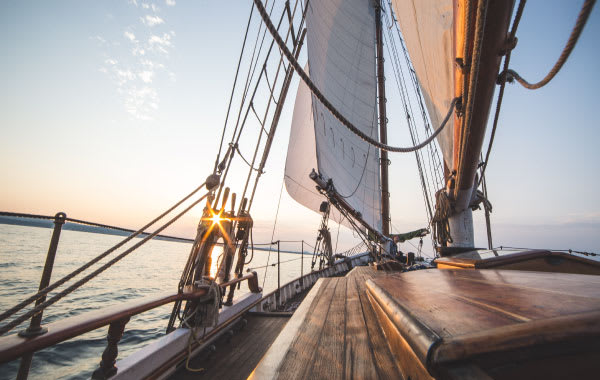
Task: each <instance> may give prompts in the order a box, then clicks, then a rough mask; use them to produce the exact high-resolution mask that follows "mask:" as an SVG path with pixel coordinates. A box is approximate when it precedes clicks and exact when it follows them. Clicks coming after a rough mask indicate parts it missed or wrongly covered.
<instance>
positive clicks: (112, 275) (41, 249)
mask: <svg viewBox="0 0 600 380" xmlns="http://www.w3.org/2000/svg"><path fill="white" fill-rule="evenodd" d="M51 235H52V229H49V228H37V227H24V226H13V225H0V311H4V310H7V309H8V308H10V307H11V306H13V305H14V304H16V303H17V302H19V301H21V300H23V299H24V298H26V297H27V296H29V295H31V294H33V293H35V292H36V291H37V288H38V286H39V281H40V276H41V273H42V270H43V267H44V261H45V258H46V252H47V250H48V244H49V242H50V236H51ZM122 239H123V237H121V236H113V235H102V234H92V233H87V232H77V231H63V232H62V234H61V239H60V243H59V246H58V251H57V255H56V260H55V264H54V271H53V273H52V279H53V280H54V281H56V280H58V279H59V278H61V277H63V276H64V275H66V274H68V273H70V272H71V271H72V270H74V269H76V268H78V267H79V266H81V265H83V264H84V263H86V262H87V261H89V260H90V259H92V258H93V257H95V256H96V255H98V254H99V253H101V252H103V251H105V250H106V249H108V248H110V247H111V246H113V245H114V244H116V243H118V242H119V241H121V240H122ZM136 242H137V241H135V240H134V241H133V243H131V244H130V245H132V244H135V243H136ZM298 248H299V247H298ZM190 249H191V243H182V242H170V241H161V240H151V241H149V242H148V243H147V244H146V245H144V246H142V247H141V248H140V249H138V250H137V251H135V252H133V253H131V254H130V255H129V256H127V257H125V258H124V259H123V260H121V261H120V262H119V263H118V264H116V265H115V266H113V267H112V268H109V269H108V270H107V271H106V272H104V273H102V274H100V275H99V276H98V277H96V278H95V279H93V280H91V281H90V282H89V283H87V284H86V285H84V286H83V287H82V288H80V289H79V290H78V291H76V292H74V293H72V294H70V295H68V296H66V297H65V298H63V299H62V300H61V301H59V302H58V303H57V304H55V305H53V306H51V307H49V308H48V309H47V310H46V311H45V312H44V319H43V324H46V323H51V322H53V321H56V320H59V319H62V318H65V317H70V316H74V315H77V314H81V313H84V312H88V311H91V310H97V309H100V308H103V307H106V306H109V305H114V304H120V303H123V302H127V300H131V299H134V298H139V297H144V296H148V295H153V294H156V293H161V292H165V291H173V290H174V289H176V288H177V284H178V282H179V278H180V276H181V271H182V270H183V267H184V265H185V262H186V260H187V256H188V254H189V251H190ZM298 250H299V249H298ZM221 251H222V249H221V248H220V247H219V248H217V249H215V250H214V252H213V255H214V256H213V261H212V265H211V275H214V274H215V273H216V270H217V265H218V260H217V256H218V255H219V254H220V252H221ZM268 256H269V253H268V252H264V251H256V252H255V255H254V259H253V261H252V263H251V264H250V265H248V266H249V267H261V266H264V265H265V264H266V262H267V258H268ZM113 257H114V254H113V255H109V257H108V258H105V259H104V260H101V261H100V263H99V264H100V265H101V264H103V263H105V262H107V261H108V260H110V259H111V258H113ZM276 257H277V254H276V251H274V254H271V257H270V261H269V263H273V262H276V260H277V258H276ZM288 260H292V261H288ZM281 261H282V266H281V275H282V278H281V283H282V284H285V283H286V282H288V281H291V280H292V279H294V278H296V277H298V276H299V275H300V262H301V261H300V260H299V255H296V254H290V253H281ZM284 261H288V262H287V263H283V262H284ZM92 268H94V269H95V268H97V266H93V267H92ZM256 271H257V272H258V273H259V283H260V284H261V286H262V284H263V277H264V273H265V268H260V269H257V270H256ZM308 271H310V257H309V256H308V255H305V257H304V273H308ZM86 273H89V272H86ZM276 273H277V270H276V267H271V266H269V267H268V275H267V277H266V281H265V283H264V288H265V294H266V292H269V291H272V290H274V289H275V288H276V287H277V275H276ZM79 278H81V277H79V276H78V277H76V279H79ZM248 291H249V290H248V288H247V285H246V284H245V283H244V285H243V286H242V288H241V289H240V290H239V291H236V298H237V297H239V296H241V295H243V294H245V293H247V292H248ZM51 294H52V293H51ZM171 308H172V305H164V306H162V307H159V308H156V309H154V310H150V311H148V312H146V313H143V314H140V315H137V316H135V317H133V318H132V319H131V320H130V321H129V323H128V324H127V327H126V329H125V333H124V335H123V338H122V340H121V342H120V343H119V358H120V359H122V358H124V357H126V356H128V355H130V354H132V353H133V352H135V351H137V350H139V349H140V348H141V347H143V346H145V345H147V344H148V343H150V342H152V341H154V340H156V339H158V338H160V337H161V336H163V335H164V332H165V328H166V325H167V322H168V319H169V315H170V313H171ZM27 323H28V322H27ZM23 326H25V324H24V325H23ZM23 328H24V327H18V328H16V329H15V330H14V331H20V330H21V329H23ZM106 332H107V328H106V327H104V328H100V329H98V330H95V331H92V332H89V333H87V334H84V335H82V336H79V337H77V338H74V339H71V340H69V341H66V342H63V343H61V344H58V345H56V346H54V347H50V348H47V349H44V350H42V351H39V352H37V353H36V354H35V356H34V358H33V365H32V368H31V372H30V378H31V379H47V378H86V379H89V378H90V377H91V373H92V372H93V371H94V369H95V368H96V367H97V365H98V362H99V361H100V357H101V355H102V351H103V350H104V348H105V347H106ZM18 366H19V361H18V360H15V361H13V362H11V363H7V364H3V365H0V379H1V380H4V379H13V378H15V376H16V372H17V369H18Z"/></svg>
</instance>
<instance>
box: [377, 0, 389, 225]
mask: <svg viewBox="0 0 600 380" xmlns="http://www.w3.org/2000/svg"><path fill="white" fill-rule="evenodd" d="M375 29H376V33H375V35H376V40H377V93H378V94H379V141H381V142H382V143H383V144H387V115H386V109H385V101H386V99H385V83H384V80H385V76H384V72H383V62H384V60H383V32H382V27H381V1H380V0H379V1H377V2H376V5H375ZM388 165H389V160H388V153H387V151H385V150H383V149H382V150H381V159H380V162H379V166H380V167H381V232H382V233H383V235H384V236H388V235H389V234H390V193H389V180H388Z"/></svg>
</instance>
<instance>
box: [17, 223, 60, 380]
mask: <svg viewBox="0 0 600 380" xmlns="http://www.w3.org/2000/svg"><path fill="white" fill-rule="evenodd" d="M66 219H67V214H65V213H64V212H59V213H57V214H56V215H55V216H54V231H52V238H51V239H50V247H48V254H47V255H46V263H45V264H44V271H43V272H42V278H41V279H40V287H39V290H42V289H44V288H46V287H47V286H48V285H50V277H52V269H53V268H54V258H55V257H56V250H57V249H58V241H59V240H60V232H61V231H62V226H63V224H65V220H66ZM44 301H46V296H42V297H40V298H38V300H37V301H36V302H35V306H37V305H39V304H41V303H42V302H44ZM43 313H44V312H43V311H40V312H39V313H38V314H36V315H34V316H33V317H31V323H30V324H29V327H28V328H27V330H24V331H21V332H20V333H19V336H22V337H34V336H37V335H42V334H45V333H46V332H47V331H48V329H46V328H43V327H41V323H42V315H43ZM32 359H33V352H31V353H29V354H26V355H23V357H22V358H21V363H20V364H19V372H18V374H17V380H25V379H27V377H28V376H29V369H30V368H31V361H32Z"/></svg>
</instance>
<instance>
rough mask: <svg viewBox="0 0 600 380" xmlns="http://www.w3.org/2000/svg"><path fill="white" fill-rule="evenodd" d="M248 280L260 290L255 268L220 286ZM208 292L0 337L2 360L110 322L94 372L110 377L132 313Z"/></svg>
mask: <svg viewBox="0 0 600 380" xmlns="http://www.w3.org/2000/svg"><path fill="white" fill-rule="evenodd" d="M246 280H247V281H248V287H249V289H250V291H251V292H253V293H258V292H260V291H261V290H260V288H259V287H258V276H257V274H256V272H252V273H250V274H248V275H245V276H243V277H240V278H237V279H234V280H232V281H228V282H226V283H223V284H220V286H221V287H222V288H223V289H225V288H226V287H227V286H231V285H235V284H237V283H239V282H242V281H246ZM207 292H208V290H207V289H205V288H200V289H195V290H192V291H184V292H183V293H166V294H161V295H156V296H149V297H144V298H141V299H138V300H133V301H127V303H126V304H123V305H115V306H111V307H107V308H103V309H100V310H94V311H90V312H87V313H84V314H81V315H76V316H73V317H70V318H66V319H63V320H61V321H57V322H54V323H51V324H48V325H45V326H44V327H45V328H46V329H47V332H46V333H44V334H42V335H38V336H34V337H29V338H25V337H21V336H20V335H19V334H13V335H9V336H4V337H0V363H6V362H9V361H12V360H15V359H17V358H19V357H22V356H23V355H26V354H29V353H33V352H35V351H38V350H41V349H44V348H46V347H50V346H53V345H55V344H58V343H60V342H63V341H65V340H68V339H71V338H74V337H76V336H79V335H82V334H85V333H87V332H90V331H93V330H96V329H98V328H100V327H104V326H107V325H108V326H109V329H108V336H107V340H108V344H107V347H106V349H105V350H104V352H103V354H102V361H101V362H100V368H98V369H97V370H96V371H95V372H94V376H93V378H108V377H110V376H112V375H113V374H114V373H116V367H115V366H114V364H115V362H116V358H117V355H118V350H117V345H118V343H119V341H120V340H121V336H122V335H123V331H124V330H125V325H126V324H127V322H128V321H129V319H130V318H131V317H133V316H135V315H138V314H141V313H143V312H145V311H148V310H152V309H155V308H157V307H159V306H162V305H165V304H168V303H171V302H175V301H185V300H192V299H195V298H198V297H202V296H205V295H206V294H207Z"/></svg>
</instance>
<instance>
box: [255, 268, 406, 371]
mask: <svg viewBox="0 0 600 380" xmlns="http://www.w3.org/2000/svg"><path fill="white" fill-rule="evenodd" d="M379 273H381V272H379ZM375 275H377V271H375V270H374V269H373V268H372V267H357V268H354V269H353V270H352V271H351V272H350V273H348V274H347V275H346V276H345V277H338V278H326V279H321V280H320V281H322V283H321V284H320V286H319V288H318V293H316V294H315V296H314V297H313V298H312V300H311V301H310V302H311V304H310V305H309V307H308V310H307V312H306V314H305V317H304V319H303V320H302V325H301V327H300V329H298V333H297V334H295V336H294V337H293V339H292V341H291V343H290V344H289V346H288V347H275V346H273V348H275V349H277V350H281V349H285V350H287V352H286V353H285V355H283V359H282V360H281V362H280V364H279V365H278V366H277V369H276V371H275V377H277V378H280V379H286V380H288V379H345V378H356V379H402V378H403V377H402V375H401V373H400V371H399V368H398V367H397V364H396V361H395V360H394V358H393V356H392V354H391V352H390V349H389V345H388V343H387V340H386V337H385V335H384V334H383V331H382V329H381V327H380V326H379V323H378V321H377V316H376V314H375V312H374V311H373V309H372V307H371V305H370V302H369V300H368V298H367V294H366V289H365V286H364V284H365V280H366V279H368V278H371V277H372V276H375ZM284 333H285V330H284V331H283V332H282V334H284ZM274 344H277V341H276V342H275V343H274ZM269 355H270V352H269V353H267V356H269ZM268 359H269V358H268V357H265V358H263V360H264V361H266V362H268ZM259 372H260V370H259Z"/></svg>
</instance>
